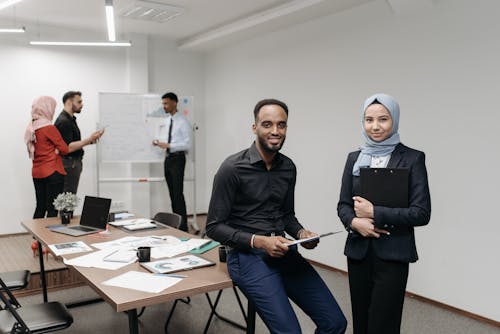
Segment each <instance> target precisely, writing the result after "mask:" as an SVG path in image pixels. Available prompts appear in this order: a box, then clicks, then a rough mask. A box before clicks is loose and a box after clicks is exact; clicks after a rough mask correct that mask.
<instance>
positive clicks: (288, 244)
mask: <svg viewBox="0 0 500 334" xmlns="http://www.w3.org/2000/svg"><path fill="white" fill-rule="evenodd" d="M340 232H344V230H340V231H335V232H328V233H323V234H320V235H317V236H315V237H310V238H304V239H298V240H294V241H290V242H289V243H287V244H286V245H287V246H292V245H296V244H301V243H303V242H308V241H313V240H316V239H319V238H323V237H326V236H329V235H333V234H337V233H340Z"/></svg>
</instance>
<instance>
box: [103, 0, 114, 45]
mask: <svg viewBox="0 0 500 334" xmlns="http://www.w3.org/2000/svg"><path fill="white" fill-rule="evenodd" d="M105 4H106V6H105V7H106V23H107V25H108V39H109V40H110V41H111V42H114V41H116V33H115V12H114V10H113V0H106V2H105Z"/></svg>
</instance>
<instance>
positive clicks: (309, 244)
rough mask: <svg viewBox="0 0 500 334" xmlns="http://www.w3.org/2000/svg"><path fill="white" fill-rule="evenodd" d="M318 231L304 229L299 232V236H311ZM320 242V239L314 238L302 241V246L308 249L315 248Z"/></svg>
mask: <svg viewBox="0 0 500 334" xmlns="http://www.w3.org/2000/svg"><path fill="white" fill-rule="evenodd" d="M317 235H318V234H317V233H314V232H311V231H309V230H306V229H302V230H300V231H299V233H297V238H298V239H305V238H311V237H315V236H317ZM318 244H319V239H316V240H312V241H309V242H303V243H301V245H302V247H304V248H307V249H313V248H315V247H316V246H317V245H318Z"/></svg>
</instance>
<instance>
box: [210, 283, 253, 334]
mask: <svg viewBox="0 0 500 334" xmlns="http://www.w3.org/2000/svg"><path fill="white" fill-rule="evenodd" d="M222 291H224V290H219V292H218V293H217V297H216V298H215V302H214V303H213V304H212V299H211V298H210V295H209V294H208V293H205V296H206V297H207V300H208V304H209V305H210V309H211V312H210V316H209V318H208V321H207V324H206V325H205V330H204V331H203V333H204V334H206V333H207V331H208V328H209V327H210V324H211V321H212V318H213V316H216V317H217V318H219V319H220V320H222V321H224V322H227V323H228V324H230V325H232V326H234V327H236V328H239V329H242V330H246V327H245V326H242V325H240V324H239V323H237V322H234V321H233V320H231V319H229V318H226V317H224V316H222V315H220V314H219V313H218V312H217V305H219V301H220V297H221V295H222ZM233 291H234V293H235V296H236V299H237V301H238V304H239V305H240V310H241V314H242V315H243V319H244V320H245V323H247V316H246V314H245V309H244V308H243V304H242V303H241V299H240V296H239V294H238V292H237V291H236V288H235V287H233Z"/></svg>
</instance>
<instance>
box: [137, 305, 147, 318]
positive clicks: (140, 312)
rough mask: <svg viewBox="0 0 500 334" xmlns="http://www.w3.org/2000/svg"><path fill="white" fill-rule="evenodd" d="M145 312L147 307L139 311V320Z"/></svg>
mask: <svg viewBox="0 0 500 334" xmlns="http://www.w3.org/2000/svg"><path fill="white" fill-rule="evenodd" d="M145 310H146V307H145V306H144V307H143V308H141V310H140V311H139V314H137V318H139V317H140V316H141V315H142V314H143V313H144V311H145Z"/></svg>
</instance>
